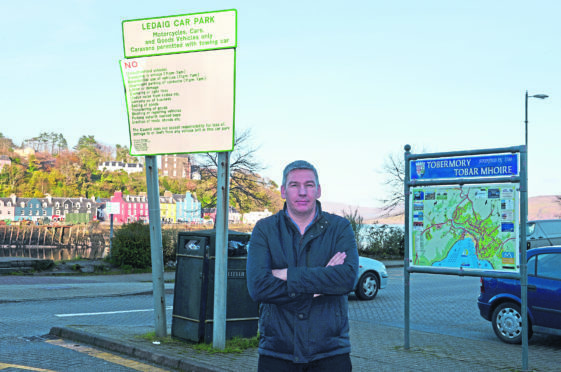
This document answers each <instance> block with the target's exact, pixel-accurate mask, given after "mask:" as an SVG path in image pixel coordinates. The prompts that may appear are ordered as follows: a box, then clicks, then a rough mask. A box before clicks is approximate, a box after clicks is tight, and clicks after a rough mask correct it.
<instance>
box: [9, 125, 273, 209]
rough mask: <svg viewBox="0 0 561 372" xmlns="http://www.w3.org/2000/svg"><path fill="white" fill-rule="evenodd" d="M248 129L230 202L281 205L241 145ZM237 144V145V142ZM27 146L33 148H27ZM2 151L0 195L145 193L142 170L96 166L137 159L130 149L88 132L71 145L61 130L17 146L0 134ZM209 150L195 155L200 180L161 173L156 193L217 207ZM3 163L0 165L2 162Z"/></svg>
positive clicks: (249, 151)
mask: <svg viewBox="0 0 561 372" xmlns="http://www.w3.org/2000/svg"><path fill="white" fill-rule="evenodd" d="M248 137H249V133H247V132H246V133H242V134H240V137H238V138H237V139H236V150H234V151H233V153H232V156H231V157H232V164H233V166H231V179H232V186H231V194H230V205H231V206H232V207H234V208H236V209H238V210H239V211H240V212H241V213H245V212H249V211H252V210H263V209H265V208H267V209H269V210H270V211H271V212H276V211H278V210H279V209H280V208H282V199H281V197H280V192H279V191H278V186H277V185H276V184H275V183H274V182H272V181H266V180H264V179H263V178H262V177H261V176H260V175H259V174H258V171H259V170H260V169H261V167H260V165H259V162H258V161H256V160H255V158H254V155H255V150H254V149H251V148H247V147H246V146H245V145H246V143H247V139H248ZM238 145H239V146H238ZM26 149H33V151H29V150H27V151H26ZM0 155H5V156H7V157H9V159H10V161H11V164H10V165H5V166H3V167H2V168H1V170H0V197H8V196H10V195H11V194H15V195H16V196H18V197H37V198H40V197H44V196H45V195H46V194H49V195H51V196H53V197H81V196H82V197H87V198H91V197H96V198H109V197H111V196H112V195H113V194H114V192H115V191H122V192H123V193H124V194H133V195H138V194H140V193H142V192H146V191H147V190H146V176H145V173H144V172H140V173H131V174H127V173H126V172H125V171H115V172H112V171H107V170H103V171H101V170H98V165H99V164H100V163H102V162H104V161H123V162H127V163H135V162H138V161H139V157H135V156H131V155H130V154H129V148H128V147H127V146H122V145H115V146H111V145H106V144H102V143H100V142H98V141H97V140H96V139H95V137H94V136H92V135H84V136H82V137H80V139H79V140H78V144H77V145H76V146H74V147H73V148H69V147H68V143H67V141H66V139H65V138H64V135H63V134H62V133H41V134H39V136H37V137H32V138H29V139H26V140H24V141H23V143H22V144H21V145H20V146H17V145H16V144H14V142H13V141H12V140H11V139H9V138H6V137H4V136H3V135H2V133H0ZM212 156H213V154H203V155H199V156H198V160H197V157H195V159H196V161H198V162H199V163H200V174H201V179H200V180H192V179H181V178H171V177H168V176H161V175H160V177H159V189H160V194H161V195H163V194H164V192H165V191H170V192H172V193H174V194H185V192H187V191H189V192H191V193H193V194H194V195H196V196H197V198H198V199H199V201H200V202H201V203H202V208H211V207H214V206H215V205H216V166H215V164H214V163H213V162H212V161H210V162H209V161H208V159H212ZM0 166H1V165H0Z"/></svg>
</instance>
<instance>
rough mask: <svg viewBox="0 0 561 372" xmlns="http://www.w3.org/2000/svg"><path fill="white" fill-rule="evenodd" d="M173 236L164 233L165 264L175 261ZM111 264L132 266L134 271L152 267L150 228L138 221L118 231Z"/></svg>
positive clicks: (114, 240) (114, 241) (113, 245)
mask: <svg viewBox="0 0 561 372" xmlns="http://www.w3.org/2000/svg"><path fill="white" fill-rule="evenodd" d="M172 235H173V234H170V233H164V232H162V246H163V260H164V263H165V262H168V261H169V260H175V246H174V245H173V238H172ZM172 257H173V258H172ZM110 262H111V263H112V264H113V265H116V266H119V267H124V266H130V267H132V268H134V269H146V268H148V267H151V265H152V256H151V250H150V226H149V225H147V224H144V223H142V222H140V221H137V222H132V223H128V224H124V225H123V226H121V228H119V229H117V230H116V231H115V235H114V237H113V243H112V251H111V258H110Z"/></svg>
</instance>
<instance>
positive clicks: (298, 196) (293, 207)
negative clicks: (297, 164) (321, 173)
mask: <svg viewBox="0 0 561 372" xmlns="http://www.w3.org/2000/svg"><path fill="white" fill-rule="evenodd" d="M281 196H282V197H283V199H286V206H287V208H288V212H289V213H290V214H291V215H295V216H296V215H298V216H302V217H304V216H308V215H310V214H312V213H314V212H315V206H316V200H317V199H318V198H319V197H320V196H321V187H320V186H319V185H317V184H316V179H315V177H314V172H312V171H311V170H309V169H295V170H293V171H292V172H290V173H289V174H288V176H287V178H286V186H281Z"/></svg>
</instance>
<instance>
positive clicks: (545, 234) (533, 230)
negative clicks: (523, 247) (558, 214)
mask: <svg viewBox="0 0 561 372" xmlns="http://www.w3.org/2000/svg"><path fill="white" fill-rule="evenodd" d="M527 226H528V229H527V230H526V235H527V236H526V241H527V242H528V243H529V248H537V247H546V246H552V245H561V220H535V221H528V225H527Z"/></svg>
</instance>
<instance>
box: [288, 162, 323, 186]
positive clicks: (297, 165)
mask: <svg viewBox="0 0 561 372" xmlns="http://www.w3.org/2000/svg"><path fill="white" fill-rule="evenodd" d="M296 169H308V170H311V171H312V172H314V177H315V178H316V187H317V186H319V177H318V171H317V170H316V168H315V167H314V166H313V165H312V164H310V163H308V162H307V161H305V160H295V161H293V162H292V163H290V164H288V165H287V166H286V167H284V171H283V172H282V185H283V186H284V187H286V179H287V178H288V174H289V173H290V172H292V171H293V170H296Z"/></svg>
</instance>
